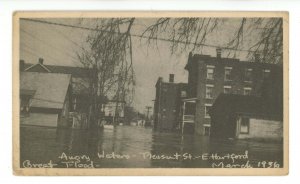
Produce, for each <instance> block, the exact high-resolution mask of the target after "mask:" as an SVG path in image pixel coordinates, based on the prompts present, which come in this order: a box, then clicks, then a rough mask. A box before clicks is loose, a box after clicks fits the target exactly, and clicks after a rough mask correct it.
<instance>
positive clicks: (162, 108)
mask: <svg viewBox="0 0 300 184" xmlns="http://www.w3.org/2000/svg"><path fill="white" fill-rule="evenodd" d="M155 87H156V96H155V101H154V128H155V129H157V130H174V129H176V128H178V126H179V122H180V119H181V118H180V110H181V109H180V106H181V99H182V98H185V97H186V84H184V83H174V74H170V77H169V82H165V81H163V79H162V78H161V77H159V78H158V81H157V83H156V85H155Z"/></svg>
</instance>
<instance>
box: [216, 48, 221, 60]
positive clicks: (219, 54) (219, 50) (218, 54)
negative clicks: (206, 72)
mask: <svg viewBox="0 0 300 184" xmlns="http://www.w3.org/2000/svg"><path fill="white" fill-rule="evenodd" d="M216 52H217V58H221V53H222V49H220V48H217V49H216Z"/></svg>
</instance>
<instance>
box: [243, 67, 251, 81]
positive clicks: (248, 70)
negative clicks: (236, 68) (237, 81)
mask: <svg viewBox="0 0 300 184" xmlns="http://www.w3.org/2000/svg"><path fill="white" fill-rule="evenodd" d="M245 82H252V69H251V68H246V69H245Z"/></svg>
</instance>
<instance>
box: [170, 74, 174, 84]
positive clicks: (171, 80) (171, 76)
mask: <svg viewBox="0 0 300 184" xmlns="http://www.w3.org/2000/svg"><path fill="white" fill-rule="evenodd" d="M169 82H171V83H173V82H174V74H170V75H169Z"/></svg>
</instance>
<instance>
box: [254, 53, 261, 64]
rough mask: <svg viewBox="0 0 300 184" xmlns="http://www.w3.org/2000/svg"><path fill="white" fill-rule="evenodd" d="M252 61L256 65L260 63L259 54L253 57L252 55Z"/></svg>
mask: <svg viewBox="0 0 300 184" xmlns="http://www.w3.org/2000/svg"><path fill="white" fill-rule="evenodd" d="M254 61H255V62H257V63H259V62H260V54H258V53H255V55H254Z"/></svg>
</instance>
